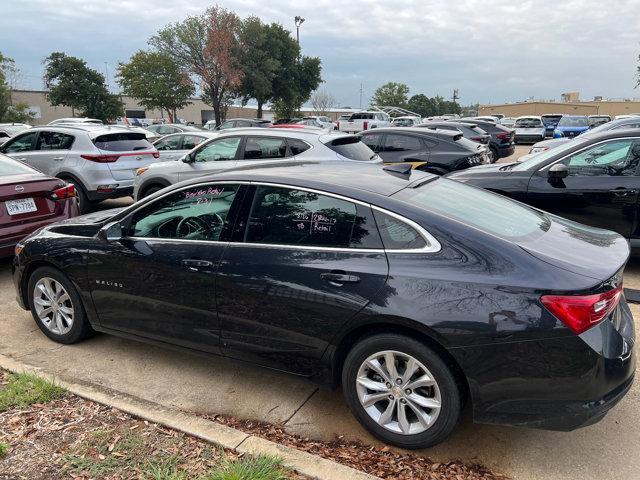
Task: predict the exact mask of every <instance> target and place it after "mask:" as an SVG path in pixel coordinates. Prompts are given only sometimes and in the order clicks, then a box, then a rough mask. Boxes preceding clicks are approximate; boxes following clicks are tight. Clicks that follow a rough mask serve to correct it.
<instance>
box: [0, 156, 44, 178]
mask: <svg viewBox="0 0 640 480" xmlns="http://www.w3.org/2000/svg"><path fill="white" fill-rule="evenodd" d="M25 173H36V170H34V169H33V168H31V167H28V166H27V165H25V164H24V163H20V162H18V161H17V160H14V159H12V158H9V157H7V156H5V155H2V154H0V177H2V176H4V175H23V174H25Z"/></svg>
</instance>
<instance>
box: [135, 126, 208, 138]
mask: <svg viewBox="0 0 640 480" xmlns="http://www.w3.org/2000/svg"><path fill="white" fill-rule="evenodd" d="M146 130H148V131H150V132H153V133H155V134H156V135H159V136H160V137H162V136H164V135H170V134H172V133H180V132H202V129H201V128H198V127H194V126H193V125H184V124H182V123H156V124H155V125H149V126H148V127H146Z"/></svg>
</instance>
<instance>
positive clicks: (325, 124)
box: [298, 115, 335, 130]
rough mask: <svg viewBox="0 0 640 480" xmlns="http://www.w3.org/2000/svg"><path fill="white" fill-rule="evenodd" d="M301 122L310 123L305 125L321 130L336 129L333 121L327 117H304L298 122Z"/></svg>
mask: <svg viewBox="0 0 640 480" xmlns="http://www.w3.org/2000/svg"><path fill="white" fill-rule="evenodd" d="M299 122H309V123H305V125H312V126H315V127H320V128H329V129H331V130H333V129H334V127H335V125H334V124H333V120H331V119H330V118H329V117H327V116H326V115H310V116H307V117H302V120H298V123H299Z"/></svg>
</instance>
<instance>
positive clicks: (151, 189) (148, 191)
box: [140, 185, 165, 199]
mask: <svg viewBox="0 0 640 480" xmlns="http://www.w3.org/2000/svg"><path fill="white" fill-rule="evenodd" d="M163 188H165V187H163V186H162V185H152V186H150V187H149V188H147V189H145V191H144V192H143V195H142V196H141V197H140V198H141V199H143V198H146V197H148V196H149V195H153V194H154V193H156V192H159V191H160V190H162V189H163Z"/></svg>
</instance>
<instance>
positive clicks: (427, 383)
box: [406, 374, 436, 390]
mask: <svg viewBox="0 0 640 480" xmlns="http://www.w3.org/2000/svg"><path fill="white" fill-rule="evenodd" d="M435 384H436V381H435V380H434V379H433V378H431V376H429V375H427V374H424V375H423V376H421V377H420V378H417V379H416V380H414V381H413V382H411V383H410V384H408V385H407V386H406V388H410V389H411V390H415V389H416V388H420V387H431V386H432V385H435Z"/></svg>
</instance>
